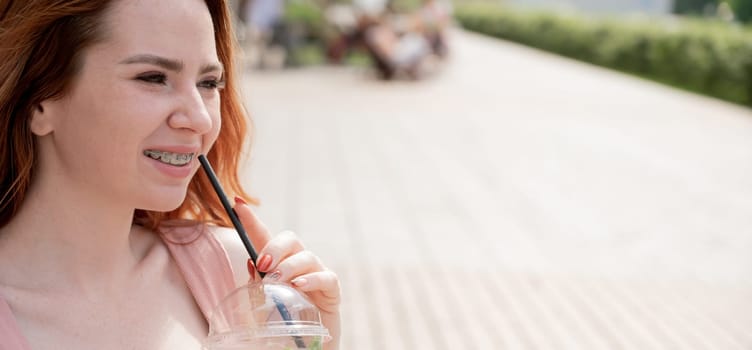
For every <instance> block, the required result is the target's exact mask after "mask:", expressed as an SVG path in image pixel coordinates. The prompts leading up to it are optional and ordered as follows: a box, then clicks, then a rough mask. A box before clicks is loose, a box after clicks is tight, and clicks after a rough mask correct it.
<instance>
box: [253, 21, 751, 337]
mask: <svg viewBox="0 0 752 350" xmlns="http://www.w3.org/2000/svg"><path fill="white" fill-rule="evenodd" d="M453 39H454V41H453V42H452V44H453V45H454V49H455V50H454V56H453V58H452V61H451V62H450V63H449V64H448V65H447V66H446V67H444V69H443V71H442V72H441V73H440V74H439V75H438V76H436V77H435V78H433V79H429V80H426V81H423V82H417V83H414V82H394V83H384V82H379V81H375V80H373V79H370V78H369V77H368V75H367V74H366V73H365V72H363V71H361V70H357V69H348V68H331V67H328V68H312V69H303V70H292V71H285V72H281V73H280V72H277V73H259V72H253V73H251V74H250V75H249V76H248V80H247V84H246V86H245V93H246V95H247V101H248V106H249V109H250V111H251V112H252V114H253V117H254V119H255V121H256V124H257V129H258V131H257V136H256V143H255V149H254V153H253V154H254V156H253V157H252V161H251V162H250V163H249V169H248V170H247V173H246V174H247V176H246V180H247V185H248V186H249V187H250V189H251V192H252V193H253V194H255V195H257V196H258V197H260V198H261V200H262V203H263V204H262V206H261V208H260V209H259V213H260V215H261V216H262V218H263V219H264V220H265V221H266V222H267V223H268V224H269V226H270V227H271V228H272V229H274V230H281V229H284V228H289V229H293V230H295V231H297V232H299V234H300V235H301V236H302V237H303V238H304V240H305V242H306V243H307V245H308V246H309V247H310V248H311V249H313V250H315V251H316V252H317V253H318V254H319V255H321V257H322V258H323V259H324V260H325V261H326V262H327V263H328V265H330V267H331V268H333V269H334V270H336V271H337V272H338V273H339V274H340V276H341V279H342V287H343V289H344V295H345V300H344V304H343V310H344V316H343V317H344V322H345V323H344V330H345V333H346V334H345V338H344V339H343V345H344V347H343V349H346V350H355V349H357V350H372V349H373V350H377V349H378V350H382V349H390V350H401V349H404V350H416V349H439V350H441V349H446V350H450V349H489V350H490V349H640V350H643V349H752V326H751V325H752V253H750V252H752V215H751V214H752V112H751V111H750V110H747V109H743V108H740V107H737V106H733V105H730V104H726V103H724V102H720V101H715V100H711V99H707V98H703V97H698V96H696V95H692V94H689V93H685V92H681V91H677V90H673V89H669V88H666V87H663V86H659V85H657V84H654V83H651V82H647V81H644V80H639V79H635V78H632V77H629V76H625V75H622V74H619V73H614V72H611V71H607V70H603V69H600V68H597V67H593V66H590V65H586V64H582V63H578V62H574V61H570V60H567V59H563V58H560V57H557V56H552V55H549V54H546V53H541V52H539V51H535V50H532V49H528V48H525V47H521V46H518V45H514V44H509V43H505V42H500V41H495V40H490V39H487V38H483V37H480V36H477V35H474V34H469V33H465V32H459V31H458V32H455V33H453Z"/></svg>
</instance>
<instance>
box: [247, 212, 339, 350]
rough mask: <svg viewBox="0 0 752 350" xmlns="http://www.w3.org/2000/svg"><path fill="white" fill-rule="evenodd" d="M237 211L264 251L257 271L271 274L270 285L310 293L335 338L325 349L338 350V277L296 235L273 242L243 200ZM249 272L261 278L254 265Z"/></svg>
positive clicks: (281, 235)
mask: <svg viewBox="0 0 752 350" xmlns="http://www.w3.org/2000/svg"><path fill="white" fill-rule="evenodd" d="M234 209H235V212H236V213H237V214H238V218H239V219H240V221H241V222H242V223H243V227H244V228H245V230H246V232H247V233H248V237H249V239H250V240H251V243H253V246H254V247H256V248H257V249H261V250H260V251H259V252H258V254H259V255H258V261H257V264H258V266H256V267H255V268H256V269H258V270H259V271H261V272H264V273H267V275H266V277H264V279H265V280H267V281H280V282H288V283H290V284H292V285H293V286H294V287H295V288H297V289H298V290H300V291H302V292H304V293H306V295H308V297H309V298H310V299H311V301H312V302H313V303H314V304H315V305H316V307H318V309H319V310H320V311H321V319H322V322H323V323H324V327H326V328H327V329H329V333H330V335H331V336H332V339H331V341H329V342H327V343H326V344H325V345H324V349H326V350H336V349H338V348H339V337H340V313H339V304H340V298H341V297H340V287H339V278H338V277H337V275H336V274H335V273H334V272H332V271H330V270H329V269H327V268H326V267H325V266H324V264H323V263H322V262H321V260H320V259H319V258H318V257H317V256H316V255H314V254H313V253H311V252H310V251H309V250H306V249H305V247H303V243H302V242H301V241H300V239H298V237H297V236H296V235H295V234H294V233H292V232H290V231H285V232H282V233H280V234H278V235H277V236H275V237H274V238H272V237H271V235H270V234H269V230H267V228H266V226H264V224H263V223H262V222H261V221H259V219H258V218H257V217H256V215H255V214H254V213H253V211H252V210H251V208H250V207H249V206H248V205H247V204H245V202H244V201H243V200H242V199H240V198H238V197H236V198H235V208H234ZM248 272H249V273H250V274H251V275H250V276H251V280H254V279H255V278H257V277H256V271H255V269H254V266H253V264H252V263H249V264H248Z"/></svg>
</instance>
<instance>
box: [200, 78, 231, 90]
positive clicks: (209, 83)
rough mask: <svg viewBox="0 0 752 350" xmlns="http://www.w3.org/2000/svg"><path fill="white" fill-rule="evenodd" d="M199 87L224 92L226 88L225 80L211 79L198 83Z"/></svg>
mask: <svg viewBox="0 0 752 350" xmlns="http://www.w3.org/2000/svg"><path fill="white" fill-rule="evenodd" d="M198 87H200V88H204V89H209V90H222V89H223V88H224V87H225V81H224V79H216V78H210V79H205V80H202V81H200V82H199V83H198Z"/></svg>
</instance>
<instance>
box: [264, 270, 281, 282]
mask: <svg viewBox="0 0 752 350" xmlns="http://www.w3.org/2000/svg"><path fill="white" fill-rule="evenodd" d="M280 277H282V273H281V272H279V271H274V273H272V274H271V275H266V279H268V280H271V281H279V278H280Z"/></svg>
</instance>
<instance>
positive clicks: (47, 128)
mask: <svg viewBox="0 0 752 350" xmlns="http://www.w3.org/2000/svg"><path fill="white" fill-rule="evenodd" d="M46 102H47V101H44V102H42V103H39V104H37V105H36V106H34V110H33V111H32V113H31V132H32V133H34V135H37V136H44V135H47V134H49V133H51V132H52V130H54V128H53V125H52V115H51V114H52V112H51V111H50V108H45V106H46V105H47V103H46ZM47 107H50V106H47Z"/></svg>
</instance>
